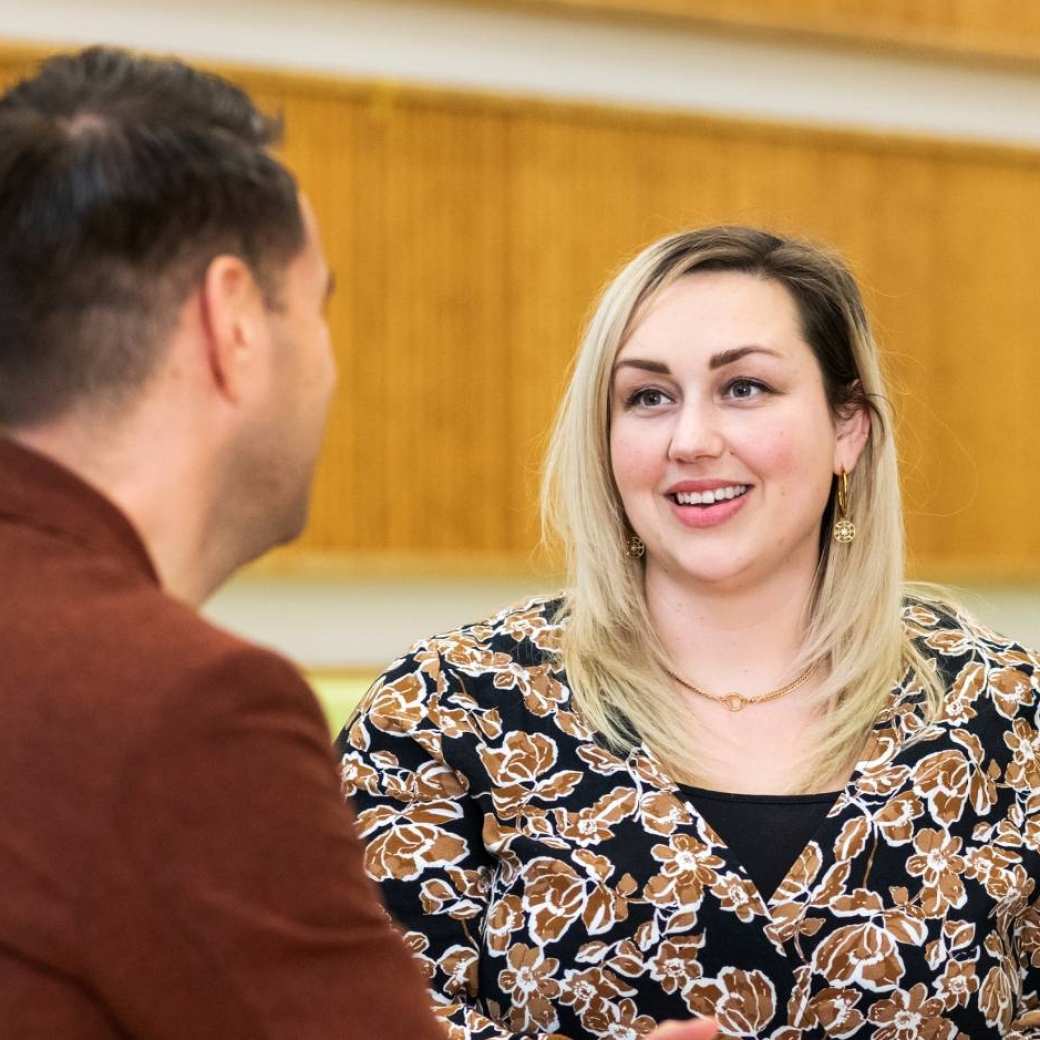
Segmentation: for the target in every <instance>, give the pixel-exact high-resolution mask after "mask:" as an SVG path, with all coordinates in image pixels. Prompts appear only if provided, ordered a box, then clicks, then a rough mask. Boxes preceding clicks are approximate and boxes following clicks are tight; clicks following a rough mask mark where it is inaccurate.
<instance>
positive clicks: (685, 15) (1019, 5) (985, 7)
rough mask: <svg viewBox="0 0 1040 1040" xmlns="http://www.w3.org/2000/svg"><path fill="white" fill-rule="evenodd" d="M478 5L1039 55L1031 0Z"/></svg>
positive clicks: (560, 0) (983, 53) (945, 50)
mask: <svg viewBox="0 0 1040 1040" xmlns="http://www.w3.org/2000/svg"><path fill="white" fill-rule="evenodd" d="M470 2H471V3H474V4H476V5H479V6H483V7H500V8H501V7H512V8H517V7H519V8H529V9H533V10H541V11H556V12H564V13H568V14H574V13H579V14H591V15H613V16H622V17H637V18H644V19H645V18H652V19H655V20H666V21H670V22H673V23H683V22H685V23H688V24H690V25H695V26H701V27H705V26H707V27H716V28H725V29H736V30H741V31H751V32H755V33H762V32H766V33H781V34H784V35H792V34H793V35H797V36H800V37H817V38H819V39H823V40H829V41H833V42H841V43H851V44H855V45H859V46H865V47H871V48H876V47H877V46H879V45H881V46H884V47H891V48H897V49H902V50H907V49H909V50H914V51H924V52H932V53H940V54H951V55H956V56H958V57H961V58H983V59H990V60H997V61H1012V62H1016V63H1017V62H1022V61H1026V62H1030V63H1033V62H1036V61H1038V60H1040V6H1038V5H1037V4H1035V3H1033V2H1031V0H725V2H724V3H720V2H719V0H470Z"/></svg>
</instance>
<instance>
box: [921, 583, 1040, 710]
mask: <svg viewBox="0 0 1040 1040" xmlns="http://www.w3.org/2000/svg"><path fill="white" fill-rule="evenodd" d="M903 624H904V626H905V627H906V630H907V633H908V635H909V636H910V637H911V638H912V639H913V641H914V644H915V646H916V647H917V650H918V651H919V652H920V653H921V655H922V656H923V657H924V658H925V660H926V661H931V662H933V663H934V667H935V668H936V670H937V672H938V674H939V675H941V676H942V677H943V680H944V686H945V687H946V690H947V711H946V713H947V715H949V713H950V712H951V711H952V712H953V713H954V715H958V716H963V714H964V708H965V707H967V706H968V705H969V704H974V705H975V707H976V708H977V707H978V701H979V699H980V698H984V699H986V700H989V701H990V702H991V703H992V705H993V707H994V708H995V709H996V711H997V712H998V713H999V714H1000V715H1003V716H1004V717H1005V718H1007V719H1011V718H1013V717H1014V716H1016V715H1018V714H1020V713H1021V712H1022V711H1023V710H1024V709H1032V708H1034V707H1035V705H1036V704H1037V701H1038V694H1040V654H1038V652H1037V651H1036V650H1033V649H1030V648H1029V647H1027V646H1024V645H1023V644H1022V643H1020V642H1018V641H1017V640H1015V639H1013V638H1010V637H1008V636H1005V635H1001V634H1000V633H998V632H995V631H994V630H993V629H992V628H990V627H989V626H987V625H986V624H984V623H983V622H981V621H980V620H979V619H978V618H976V617H974V616H973V615H972V614H971V613H969V612H968V611H967V610H966V609H965V608H964V607H962V606H961V605H959V604H957V603H955V602H953V601H952V600H951V599H945V598H938V597H934V598H933V597H927V596H918V595H915V596H913V597H908V598H907V599H906V600H905V602H904V605H903Z"/></svg>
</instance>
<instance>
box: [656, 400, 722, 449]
mask: <svg viewBox="0 0 1040 1040" xmlns="http://www.w3.org/2000/svg"><path fill="white" fill-rule="evenodd" d="M718 418H719V417H718V416H717V415H716V413H715V410H714V409H712V408H710V407H706V406H705V405H704V404H702V403H700V402H688V403H686V404H685V405H684V406H683V408H682V409H681V410H680V411H679V412H678V414H677V415H676V420H675V425H674V426H673V427H672V435H671V439H670V442H669V445H668V457H669V458H670V459H674V460H675V461H677V462H692V461H693V460H694V459H699V458H716V457H717V456H719V455H721V454H722V453H723V450H724V448H725V440H724V438H723V436H722V431H721V429H720V427H719V422H718Z"/></svg>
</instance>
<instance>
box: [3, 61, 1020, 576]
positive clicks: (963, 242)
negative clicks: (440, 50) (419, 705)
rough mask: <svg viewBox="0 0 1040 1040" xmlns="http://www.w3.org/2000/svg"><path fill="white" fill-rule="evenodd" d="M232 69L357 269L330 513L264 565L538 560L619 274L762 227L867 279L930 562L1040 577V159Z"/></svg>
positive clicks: (914, 509)
mask: <svg viewBox="0 0 1040 1040" xmlns="http://www.w3.org/2000/svg"><path fill="white" fill-rule="evenodd" d="M23 58H24V56H20V55H18V54H16V53H12V54H11V55H10V56H9V57H8V58H6V59H4V58H3V57H2V55H0V71H3V72H5V73H6V74H11V73H13V72H14V71H16V70H17V69H18V68H21V67H24V60H23ZM235 75H236V77H237V78H238V79H239V80H240V81H241V82H242V83H243V84H245V85H246V86H247V87H249V88H251V89H252V90H253V91H254V92H255V93H256V94H257V95H258V97H259V98H260V99H261V100H262V102H264V103H265V104H266V105H268V106H269V107H271V108H276V109H279V110H281V111H282V112H284V115H285V117H286V122H287V125H288V128H289V133H288V138H287V142H286V149H285V150H286V155H287V158H288V160H289V162H290V163H291V164H292V166H293V167H294V168H295V169H296V170H297V171H298V173H299V175H300V179H301V181H302V183H303V185H304V186H305V188H306V190H307V191H308V192H309V194H310V195H311V196H312V198H313V199H314V202H315V204H316V206H317V209H318V211H319V213H320V215H321V218H322V223H323V227H324V234H325V239H326V244H327V251H328V254H329V258H330V261H331V264H332V266H333V267H334V268H335V269H336V271H337V273H338V275H339V285H340V290H339V292H338V294H337V296H336V298H335V299H334V301H333V304H332V310H331V320H332V324H333V329H334V335H335V339H336V342H337V350H338V354H339V358H340V364H341V369H342V378H341V391H340V394H339V397H338V399H337V401H336V404H335V406H334V409H333V415H332V422H331V426H330V431H329V438H328V442H327V447H326V450H325V452H324V455H323V459H322V464H321V467H320V472H319V477H318V483H317V489H316V494H315V501H314V509H313V522H312V524H311V526H310V529H309V531H308V533H307V535H306V537H305V538H304V539H303V540H302V542H301V543H300V544H299V545H298V546H296V547H293V548H292V549H289V550H286V551H285V552H283V553H282V554H280V559H281V563H280V564H279V562H278V559H277V558H276V561H275V562H274V563H272V564H268V567H274V568H277V567H279V566H283V567H284V566H289V567H291V568H295V567H297V566H298V565H299V564H300V563H301V562H304V561H306V560H307V559H311V560H314V559H315V558H316V559H317V560H318V561H319V562H320V563H321V564H322V565H325V564H327V563H328V562H330V561H331V560H333V559H339V560H340V561H343V560H346V561H348V562H350V561H353V562H352V563H351V565H353V566H356V565H358V563H359V561H360V562H361V564H365V565H368V566H376V567H383V568H386V567H391V568H400V567H402V566H403V567H405V568H406V569H414V563H415V561H418V560H421V561H423V566H425V567H427V568H428V567H430V566H434V567H439V568H440V569H442V570H449V571H452V572H455V573H459V572H462V573H470V574H473V573H481V572H486V571H488V570H489V569H493V570H496V571H498V572H506V573H508V572H513V573H524V572H528V571H530V570H531V569H532V566H534V565H535V564H533V562H532V555H531V554H532V549H533V547H534V544H535V538H536V523H535V497H536V485H537V469H538V461H539V458H540V455H541V452H542V448H543V445H544V439H545V434H546V430H547V428H548V425H549V422H550V418H551V415H552V412H553V409H554V406H555V403H556V400H557V398H558V394H559V391H560V388H561V386H562V384H563V380H564V377H565V371H566V367H567V364H568V361H569V358H570V356H571V354H572V352H573V349H574V345H575V342H576V339H577V335H578V331H579V328H580V324H581V320H582V317H583V315H584V314H585V313H586V312H587V309H588V307H589V304H590V302H591V301H592V299H593V296H594V294H595V292H596V290H597V288H598V286H600V285H601V284H602V282H603V281H604V279H606V278H607V276H608V275H609V273H610V271H611V270H612V269H613V268H615V267H616V265H617V264H618V263H619V262H620V261H621V260H622V259H623V258H625V257H626V256H628V255H630V254H631V253H632V252H633V251H634V250H636V249H637V248H638V247H639V246H640V245H642V244H643V243H645V242H646V241H647V240H649V239H651V238H653V237H655V236H657V235H660V234H662V233H664V232H667V231H670V230H672V229H675V228H678V227H683V226H689V225H697V224H705V223H713V222H718V221H740V222H750V223H756V224H766V225H769V226H772V227H776V228H779V229H781V230H793V231H798V232H801V233H805V234H808V235H810V236H814V237H817V238H820V239H822V240H824V241H827V242H831V243H834V244H835V245H836V246H838V247H839V248H840V249H841V250H842V251H844V252H845V254H846V255H847V256H848V257H849V259H850V260H851V262H852V264H853V266H854V268H855V269H856V271H857V272H858V274H859V276H860V278H861V280H862V282H863V284H864V285H865V287H866V290H867V296H868V303H869V305H870V307H871V310H872V312H873V314H874V315H875V319H876V324H877V328H878V331H879V334H880V337H881V340H882V342H883V344H884V346H885V348H886V353H887V357H888V361H889V367H890V369H891V371H892V374H893V376H894V380H893V387H894V393H895V403H896V407H897V411H898V414H899V433H900V438H901V441H902V444H903V451H904V460H905V473H906V490H907V502H908V525H909V532H910V544H911V549H912V553H913V559H914V564H915V570H916V571H917V572H918V573H920V574H924V575H926V576H929V577H932V576H939V577H946V576H952V577H954V578H956V579H965V578H967V579H978V578H982V579H985V580H990V581H992V580H1001V579H1008V580H1012V579H1014V580H1021V579H1022V578H1023V577H1034V578H1035V577H1037V576H1038V574H1040V523H1038V522H1037V519H1036V518H1037V516H1038V513H1040V485H1038V484H1037V482H1036V481H1035V479H1033V475H1035V474H1036V473H1037V472H1040V438H1036V437H1034V436H1033V429H1032V426H1033V423H1034V421H1035V420H1034V419H1033V415H1034V412H1035V409H1034V405H1033V402H1034V399H1035V394H1036V387H1037V386H1038V385H1040V352H1038V351H1037V349H1036V343H1035V331H1034V330H1035V329H1037V328H1038V327H1040V296H1038V295H1037V293H1036V291H1035V274H1034V273H1035V271H1036V270H1037V269H1038V268H1040V240H1037V239H1036V237H1035V236H1029V235H1028V234H1027V233H1025V231H1026V230H1027V229H1028V228H1029V227H1031V226H1032V224H1033V222H1035V220H1036V217H1037V214H1040V153H1035V152H1029V151H1015V150H1011V149H1002V148H997V147H982V146H977V145H961V144H949V143H947V144H939V143H933V142H928V141H926V140H913V139H905V140H895V139H891V138H883V137H880V136H873V135H870V134H864V133H851V132H850V133H837V132H831V131H821V130H806V129H804V128H802V129H799V128H796V127H786V128H785V127H778V126H773V125H764V124H754V123H749V122H740V121H735V120H723V119H709V118H701V117H692V116H663V115H660V114H650V113H645V112H638V111H626V110H620V109H608V108H594V107H583V106H576V105H569V104H563V103H548V102H533V101H520V100H515V99H514V100H505V99H499V98H495V97H493V96H487V95H476V94H459V93H450V92H437V91H426V90H422V89H418V88H407V89H406V88H398V89H394V88H389V87H386V86H381V85H377V84H364V83H360V84H347V83H344V82H340V81H335V80H319V79H314V78H308V77H303V76H294V75H289V74H284V73H278V74H275V73H266V72H259V71H238V72H236V73H235Z"/></svg>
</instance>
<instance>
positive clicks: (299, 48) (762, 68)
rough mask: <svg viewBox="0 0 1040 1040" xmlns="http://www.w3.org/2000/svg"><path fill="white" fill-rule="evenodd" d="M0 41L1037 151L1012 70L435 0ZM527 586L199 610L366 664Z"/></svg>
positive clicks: (225, 14) (84, 15)
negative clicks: (109, 46) (115, 46)
mask: <svg viewBox="0 0 1040 1040" xmlns="http://www.w3.org/2000/svg"><path fill="white" fill-rule="evenodd" d="M0 36H3V37H6V38H7V39H10V40H19V39H21V40H26V41H42V42H47V43H70V44H73V43H78V44H84V43H91V42H110V43H120V44H125V45H129V46H135V47H140V48H145V49H153V50H161V51H172V52H177V53H180V54H182V55H184V56H187V57H200V58H209V59H214V60H230V61H240V62H252V63H260V64H263V65H275V66H284V67H287V68H294V69H310V70H314V71H321V72H330V73H336V74H343V75H348V76H354V77H361V78H380V79H393V80H400V81H410V82H417V83H426V84H437V85H450V86H459V87H466V88H480V89H490V90H494V91H499V92H515V93H520V94H524V95H546V96H552V97H562V98H574V99H582V100H593V101H604V102H609V103H624V104H634V105H639V106H654V107H664V108H671V109H679V110H687V111H699V112H714V113H720V114H725V115H738V116H749V117H754V118H764V119H780V120H788V121H796V122H808V123H817V124H824V125H840V126H850V127H861V128H867V129H872V130H877V131H880V132H885V131H903V132H913V133H928V134H935V135H941V136H955V137H962V138H974V139H978V140H990V141H997V142H1014V143H1019V144H1024V145H1028V146H1034V147H1035V146H1040V118H1037V115H1038V114H1040V74H1037V73H1033V72H1029V71H1027V70H1023V71H1000V70H996V69H988V68H985V67H982V66H969V65H959V64H957V63H955V62H953V61H950V62H942V61H939V60H925V59H914V58H910V57H897V56H892V55H872V54H869V53H860V52H854V51H844V50H840V49H834V48H825V47H814V46H808V45H804V44H795V43H790V44H786V43H765V42H757V41H755V42H752V41H748V40H742V39H740V38H739V37H736V36H726V35H723V34H705V33H698V32H695V31H692V30H690V31H684V30H678V29H672V28H665V27H661V26H654V27H649V26H647V27H639V26H634V25H631V24H623V23H620V22H610V23H597V22H593V21H590V20H588V19H577V18H575V19H568V18H565V17H558V16H544V15H535V14H531V13H519V12H518V13H512V12H509V11H507V10H505V9H487V10H484V9H478V8H475V7H471V6H467V5H464V4H455V3H450V2H439V0H433V2H430V3H417V2H414V0H400V2H398V0H293V2H292V3H291V4H287V3H286V2H285V0H167V2H164V3H163V4H161V5H160V4H155V3H152V4H149V3H141V0H93V2H91V3H90V4H84V3H83V2H82V0H51V2H48V0H0ZM347 507H349V503H348V504H347ZM534 589H535V586H534V584H533V583H532V581H531V580H530V579H529V578H526V577H524V576H518V577H517V578H516V579H515V580H505V579H503V580H487V581H472V580H468V581H463V580H443V581H439V582H438V581H432V580H430V579H424V580H405V579H394V580H389V579H388V580H382V581H372V580H355V581H331V580H325V581H321V580H313V579H311V580H303V579H292V580H290V579H283V580H276V579H272V578H267V579H263V578H258V577H255V576H248V575H247V576H245V577H243V578H240V579H238V580H237V581H236V582H233V583H232V584H231V585H230V586H229V587H228V588H226V589H225V590H224V591H223V592H222V593H220V594H219V595H218V596H217V597H216V598H215V600H214V601H213V602H212V604H211V605H210V608H209V609H210V612H211V614H212V615H213V616H214V617H215V618H216V619H218V620H220V621H221V622H222V623H225V624H227V625H228V626H229V627H232V628H235V629H237V630H238V631H241V632H243V633H244V634H247V635H250V636H252V637H253V638H256V639H258V640H259V641H261V642H265V643H268V644H270V645H274V646H277V647H279V648H281V649H283V650H285V651H286V652H287V653H289V654H290V656H293V657H295V658H297V659H298V660H300V661H301V662H303V663H304V664H307V665H318V666H322V665H324V666H329V665H353V666H363V667H365V666H377V665H379V664H381V663H383V662H385V661H387V660H389V659H390V658H392V657H394V656H396V655H397V654H398V653H400V652H401V651H402V650H403V649H404V648H405V647H406V646H407V645H408V644H409V643H411V642H412V641H413V640H414V639H416V638H418V637H420V636H422V635H428V634H430V633H432V632H434V631H440V630H443V629H445V628H449V627H452V626H454V625H457V624H461V623H464V622H467V621H472V620H476V619H479V618H480V617H483V616H485V615H487V614H489V613H490V612H492V611H493V610H494V609H496V608H497V607H498V606H500V605H504V604H506V603H508V602H511V601H513V600H515V599H518V598H520V597H521V596H524V595H527V594H529V593H530V592H532V591H534ZM967 600H968V602H969V603H970V604H971V605H972V606H973V608H974V609H975V610H977V612H978V613H979V616H980V617H982V618H983V619H984V620H987V621H988V622H989V623H991V624H992V625H993V626H994V627H996V628H998V629H1000V630H1003V631H1006V632H1008V633H1010V634H1012V635H1014V636H1015V637H1017V638H1019V639H1020V640H1022V641H1025V642H1027V643H1031V644H1033V645H1040V594H1038V592H1037V591H1036V590H1030V589H1009V588H980V589H976V590H969V591H968V595H967Z"/></svg>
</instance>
